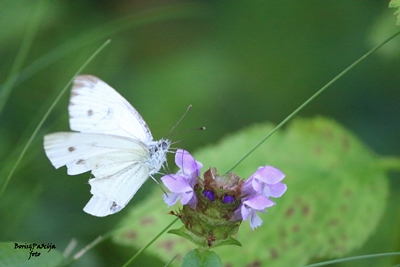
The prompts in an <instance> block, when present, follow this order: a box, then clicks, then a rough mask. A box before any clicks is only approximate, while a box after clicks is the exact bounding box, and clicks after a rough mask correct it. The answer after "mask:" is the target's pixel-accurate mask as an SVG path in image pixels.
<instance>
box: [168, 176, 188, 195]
mask: <svg viewBox="0 0 400 267" xmlns="http://www.w3.org/2000/svg"><path fill="white" fill-rule="evenodd" d="M161 181H162V182H163V184H164V185H165V186H166V187H167V188H168V189H169V191H171V192H173V193H184V192H188V191H192V190H193V188H192V187H191V186H190V184H189V182H188V180H187V179H186V178H185V177H182V176H181V175H178V174H168V175H165V176H163V177H162V178H161Z"/></svg>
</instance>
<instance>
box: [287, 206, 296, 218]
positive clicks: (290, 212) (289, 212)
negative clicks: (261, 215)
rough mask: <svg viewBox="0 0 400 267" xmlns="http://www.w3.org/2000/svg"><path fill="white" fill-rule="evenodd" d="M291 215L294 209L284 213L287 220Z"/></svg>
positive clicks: (291, 208) (290, 208)
mask: <svg viewBox="0 0 400 267" xmlns="http://www.w3.org/2000/svg"><path fill="white" fill-rule="evenodd" d="M293 213H294V208H293V207H289V208H288V209H287V210H286V212H285V216H286V218H287V219H289V218H290V217H292V215H293Z"/></svg>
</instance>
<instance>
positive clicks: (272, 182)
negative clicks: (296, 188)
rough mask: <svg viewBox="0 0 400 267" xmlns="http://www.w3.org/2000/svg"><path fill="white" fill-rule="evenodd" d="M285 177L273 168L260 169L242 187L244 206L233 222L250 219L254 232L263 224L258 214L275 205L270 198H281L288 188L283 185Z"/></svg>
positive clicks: (239, 209) (236, 213)
mask: <svg viewBox="0 0 400 267" xmlns="http://www.w3.org/2000/svg"><path fill="white" fill-rule="evenodd" d="M283 178H285V175H284V174H283V173H282V172H281V171H280V170H279V169H277V168H274V167H271V166H265V167H259V168H258V170H257V171H256V172H255V173H254V174H253V175H252V176H250V178H249V179H248V180H247V181H246V182H245V183H244V184H243V186H242V195H241V196H242V197H243V199H242V204H241V206H240V207H239V208H238V209H237V210H236V211H235V214H234V216H233V217H232V219H233V220H240V219H242V220H247V219H248V218H249V217H250V227H251V228H252V229H253V230H254V228H257V227H258V226H260V225H261V224H262V220H261V218H260V217H259V216H258V215H257V213H256V212H265V210H266V208H268V207H271V206H273V205H275V203H274V202H273V201H271V200H270V199H269V197H274V198H277V197H280V196H282V195H283V193H285V191H286V189H287V186H286V185H285V184H284V183H281V181H282V179H283Z"/></svg>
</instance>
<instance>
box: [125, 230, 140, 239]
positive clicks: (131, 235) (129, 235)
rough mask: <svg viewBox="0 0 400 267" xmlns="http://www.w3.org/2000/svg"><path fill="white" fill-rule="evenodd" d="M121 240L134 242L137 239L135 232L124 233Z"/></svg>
mask: <svg viewBox="0 0 400 267" xmlns="http://www.w3.org/2000/svg"><path fill="white" fill-rule="evenodd" d="M123 238H127V239H131V240H135V239H136V238H137V232H135V231H133V230H129V231H126V232H125V233H123Z"/></svg>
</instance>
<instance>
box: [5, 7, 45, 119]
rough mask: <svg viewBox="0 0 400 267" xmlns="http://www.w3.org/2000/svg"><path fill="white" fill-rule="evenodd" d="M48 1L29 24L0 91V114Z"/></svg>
mask: <svg viewBox="0 0 400 267" xmlns="http://www.w3.org/2000/svg"><path fill="white" fill-rule="evenodd" d="M45 3H46V1H45V0H42V1H40V2H39V4H38V5H37V8H36V11H35V12H34V13H33V15H32V19H31V21H29V23H28V28H27V29H26V33H25V36H24V39H23V40H22V43H21V47H20V49H19V50H18V54H17V56H16V58H15V60H14V62H13V64H12V66H11V70H10V73H9V74H8V77H7V79H6V81H5V83H4V86H3V87H2V90H1V91H0V113H1V112H2V111H3V108H4V106H5V104H6V102H7V99H8V97H9V96H10V93H11V90H12V88H13V87H14V85H15V83H16V81H17V77H18V72H19V71H20V69H21V67H22V65H23V64H24V61H25V59H26V56H27V55H28V52H29V49H30V47H31V46H32V43H33V39H34V38H35V35H36V32H37V30H38V29H39V22H40V18H41V16H42V13H43V10H44V6H45Z"/></svg>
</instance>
